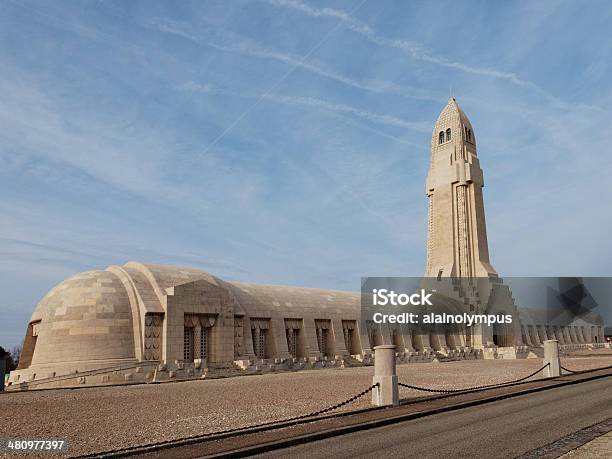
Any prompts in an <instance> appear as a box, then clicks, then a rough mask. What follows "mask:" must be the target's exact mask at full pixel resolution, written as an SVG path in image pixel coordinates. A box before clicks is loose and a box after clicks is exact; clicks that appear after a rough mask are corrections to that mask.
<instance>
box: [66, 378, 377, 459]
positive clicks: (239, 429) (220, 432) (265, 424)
mask: <svg viewBox="0 0 612 459" xmlns="http://www.w3.org/2000/svg"><path fill="white" fill-rule="evenodd" d="M378 386H380V384H379V383H376V384H373V385H371V386H370V387H368V388H367V389H365V390H363V391H361V392H359V393H358V394H356V395H354V396H353V397H351V398H349V399H346V400H344V401H343V402H340V403H337V404H335V405H332V406H329V407H327V408H323V409H321V410H318V411H314V412H312V413H309V414H303V415H301V416H295V417H293V418H287V419H279V420H276V421H268V422H263V423H260V424H251V425H248V426H244V427H236V428H233V429H226V430H217V431H215V432H210V433H206V434H203V435H197V436H194V437H186V438H181V439H176V440H167V441H162V442H159V443H155V444H154V445H150V446H164V445H170V444H173V443H176V442H177V441H185V440H190V441H198V440H202V439H204V438H208V437H213V436H218V435H227V434H233V433H237V432H242V431H248V430H250V429H257V428H262V427H268V426H274V425H277V424H278V425H279V427H281V426H282V424H286V423H289V422H299V421H303V420H305V419H307V418H312V417H315V416H319V415H321V414H325V413H328V412H330V411H333V410H336V409H338V408H340V407H342V406H344V405H348V404H349V403H351V402H354V401H355V400H357V399H358V398H360V397H363V396H364V395H366V394H367V393H368V392H371V391H372V390H374V388H376V387H378ZM136 448H137V447H136ZM130 449H131V448H126V449H121V450H113V451H105V452H102V453H95V454H85V455H82V456H77V458H90V457H92V458H93V457H100V456H107V455H114V454H116V453H119V452H121V453H125V452H126V451H129V450H130Z"/></svg>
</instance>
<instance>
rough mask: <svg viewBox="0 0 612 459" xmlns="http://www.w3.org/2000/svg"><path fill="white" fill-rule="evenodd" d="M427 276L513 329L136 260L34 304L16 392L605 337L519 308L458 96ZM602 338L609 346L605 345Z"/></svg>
mask: <svg viewBox="0 0 612 459" xmlns="http://www.w3.org/2000/svg"><path fill="white" fill-rule="evenodd" d="M430 164H431V165H430V170H429V174H428V177H427V186H426V192H427V196H428V201H429V209H428V216H429V217H428V239H427V266H426V272H425V277H426V278H430V279H437V280H439V279H442V278H451V279H459V280H460V281H459V283H458V284H457V285H456V288H454V289H453V290H452V291H449V292H444V293H445V295H446V300H445V301H447V302H451V303H452V304H453V305H454V307H455V308H456V309H457V310H462V308H463V310H466V311H469V312H474V313H479V312H482V313H490V314H496V313H504V314H509V315H511V316H512V317H513V318H514V320H513V324H512V325H511V326H507V327H506V328H505V329H504V330H500V329H496V328H495V327H486V326H480V327H473V328H470V329H465V330H462V331H461V332H453V333H447V334H441V333H416V332H414V331H410V330H406V329H403V328H401V327H399V326H390V327H385V328H381V327H376V326H373V325H372V324H371V323H369V322H367V321H362V320H361V319H362V318H361V317H360V314H361V307H360V306H361V294H360V293H350V292H342V291H333V290H319V289H309V288H300V287H285V286H274V285H259V284H251V283H242V282H228V281H224V280H222V279H220V278H218V277H216V276H213V275H211V274H208V273H206V272H204V271H201V270H199V269H194V268H183V267H175V266H164V265H152V264H143V263H137V262H129V263H127V264H125V265H123V266H110V267H108V268H107V269H106V270H104V271H90V272H84V273H81V274H78V275H76V276H74V277H71V278H69V279H67V280H65V281H63V282H62V283H60V284H59V285H57V286H56V287H54V288H53V289H52V290H51V291H50V292H49V293H48V294H47V295H46V296H45V297H44V298H43V299H42V300H41V301H40V302H39V303H38V305H37V307H36V309H35V311H34V313H33V314H32V317H31V319H30V321H29V323H28V326H27V330H26V336H25V339H24V343H23V351H22V354H21V359H20V363H19V368H18V370H17V371H14V372H12V373H11V375H10V379H9V389H38V388H46V387H64V386H76V385H98V384H116V383H131V382H145V381H162V380H168V379H184V378H197V377H202V376H203V375H208V374H214V373H215V372H220V373H223V372H225V374H228V373H235V374H240V373H244V372H258V371H274V370H299V369H302V368H322V367H340V366H345V365H355V364H368V363H370V361H371V355H372V348H373V347H374V346H376V345H378V344H383V343H392V344H395V345H396V346H397V352H398V359H399V360H400V362H406V363H408V362H429V361H432V360H433V359H435V358H440V357H442V356H443V357H448V358H455V359H463V358H516V357H526V356H527V355H528V354H529V353H530V350H531V349H533V348H537V347H539V346H541V344H542V341H543V340H545V339H550V338H556V339H559V341H560V342H561V343H562V344H564V345H572V346H587V345H591V346H593V345H595V346H597V345H598V342H599V343H602V341H603V323H602V320H601V318H600V317H598V316H588V317H586V318H585V317H582V318H581V319H580V320H579V321H577V322H572V323H571V324H570V325H563V326H553V325H551V324H549V323H547V322H546V317H545V315H542V314H539V313H538V312H537V311H531V310H524V311H523V310H518V309H517V307H516V305H515V304H514V300H513V298H512V294H511V291H510V289H509V288H508V287H507V286H506V285H505V284H504V282H503V281H502V279H500V278H499V277H498V275H497V273H496V272H495V270H494V269H493V267H492V265H491V263H490V260H489V253H488V244H487V235H486V225H485V215H484V204H483V194H482V188H483V186H484V179H483V173H482V169H481V168H480V166H479V161H478V157H477V153H476V137H475V134H474V131H473V128H472V125H471V123H470V121H469V120H468V118H467V116H466V115H465V113H463V111H462V110H461V108H459V106H458V105H457V103H456V101H455V99H451V100H450V101H449V102H448V104H447V105H446V107H445V108H444V110H443V111H442V113H441V114H440V116H439V118H438V120H437V122H436V125H435V128H434V131H433V136H432V143H431V163H430ZM602 345H603V344H602Z"/></svg>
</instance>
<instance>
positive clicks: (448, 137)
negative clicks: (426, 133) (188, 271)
mask: <svg viewBox="0 0 612 459" xmlns="http://www.w3.org/2000/svg"><path fill="white" fill-rule="evenodd" d="M450 139H451V130H450V128H448V129H447V130H446V141H447V142H448V141H449V140H450Z"/></svg>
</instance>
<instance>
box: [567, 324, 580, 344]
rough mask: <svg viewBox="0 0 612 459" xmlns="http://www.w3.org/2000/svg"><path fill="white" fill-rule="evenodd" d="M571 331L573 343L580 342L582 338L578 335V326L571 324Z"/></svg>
mask: <svg viewBox="0 0 612 459" xmlns="http://www.w3.org/2000/svg"><path fill="white" fill-rule="evenodd" d="M569 332H570V337H571V338H572V343H573V344H579V343H580V340H579V339H578V336H576V327H575V326H573V325H570V327H569Z"/></svg>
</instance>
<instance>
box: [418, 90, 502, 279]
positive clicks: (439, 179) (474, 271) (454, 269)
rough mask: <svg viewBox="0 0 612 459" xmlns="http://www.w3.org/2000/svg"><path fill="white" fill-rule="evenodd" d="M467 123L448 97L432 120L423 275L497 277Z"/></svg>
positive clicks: (480, 176)
mask: <svg viewBox="0 0 612 459" xmlns="http://www.w3.org/2000/svg"><path fill="white" fill-rule="evenodd" d="M483 186H484V178H483V173H482V169H481V168H480V162H479V161H478V155H477V153H476V135H475V134H474V130H473V128H472V123H470V120H469V119H468V117H467V116H466V115H465V113H464V112H463V110H461V108H460V107H459V105H457V102H456V100H455V99H454V98H453V99H451V100H449V101H448V104H446V107H444V110H442V113H440V116H439V117H438V121H436V125H435V127H434V131H433V135H432V139H431V162H430V166H429V173H428V174H427V185H426V191H427V199H428V225H427V269H426V271H425V276H426V277H465V278H471V277H496V276H497V273H496V272H495V269H493V266H491V263H490V261H489V247H488V244H487V228H486V223H485V212H484V202H483V197H482V188H483Z"/></svg>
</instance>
